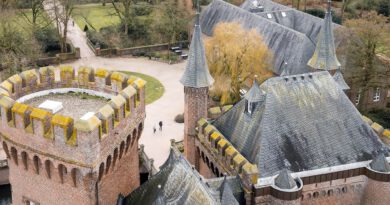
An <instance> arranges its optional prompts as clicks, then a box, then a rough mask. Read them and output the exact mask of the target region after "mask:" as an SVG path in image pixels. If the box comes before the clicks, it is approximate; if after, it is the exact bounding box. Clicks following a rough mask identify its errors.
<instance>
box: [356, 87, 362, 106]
mask: <svg viewBox="0 0 390 205" xmlns="http://www.w3.org/2000/svg"><path fill="white" fill-rule="evenodd" d="M361 92H362V89H359V92H358V93H357V95H356V99H355V105H359V102H360V97H361Z"/></svg>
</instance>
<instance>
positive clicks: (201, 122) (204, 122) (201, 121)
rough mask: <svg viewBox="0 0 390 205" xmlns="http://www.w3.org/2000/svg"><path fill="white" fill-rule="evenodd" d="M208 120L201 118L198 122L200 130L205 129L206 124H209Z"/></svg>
mask: <svg viewBox="0 0 390 205" xmlns="http://www.w3.org/2000/svg"><path fill="white" fill-rule="evenodd" d="M207 123H208V122H207V120H206V119H204V118H200V120H198V126H199V128H201V127H203V126H204V125H205V124H207Z"/></svg>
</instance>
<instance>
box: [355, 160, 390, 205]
mask: <svg viewBox="0 0 390 205" xmlns="http://www.w3.org/2000/svg"><path fill="white" fill-rule="evenodd" d="M366 176H367V185H366V188H365V192H364V197H362V204H363V205H385V204H388V203H389V201H390V195H389V194H388V193H389V192H390V165H389V163H388V161H387V159H386V157H385V155H384V154H382V153H381V154H379V155H378V156H377V157H376V158H374V159H373V160H372V161H371V163H370V164H369V165H368V166H367V174H366Z"/></svg>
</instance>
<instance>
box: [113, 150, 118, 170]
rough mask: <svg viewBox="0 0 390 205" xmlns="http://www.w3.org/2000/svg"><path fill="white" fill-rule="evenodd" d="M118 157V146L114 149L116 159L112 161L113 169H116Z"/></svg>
mask: <svg viewBox="0 0 390 205" xmlns="http://www.w3.org/2000/svg"><path fill="white" fill-rule="evenodd" d="M117 159H118V148H115V150H114V159H113V161H112V169H113V170H114V167H115V164H116V160H117Z"/></svg>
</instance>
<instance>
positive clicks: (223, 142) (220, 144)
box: [218, 139, 229, 149]
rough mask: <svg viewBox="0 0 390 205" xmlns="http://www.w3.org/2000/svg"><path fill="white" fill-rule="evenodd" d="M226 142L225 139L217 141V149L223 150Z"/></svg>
mask: <svg viewBox="0 0 390 205" xmlns="http://www.w3.org/2000/svg"><path fill="white" fill-rule="evenodd" d="M228 144H229V143H228V141H227V140H225V139H221V140H219V141H218V149H222V148H224V147H225V146H226V145H228Z"/></svg>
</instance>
